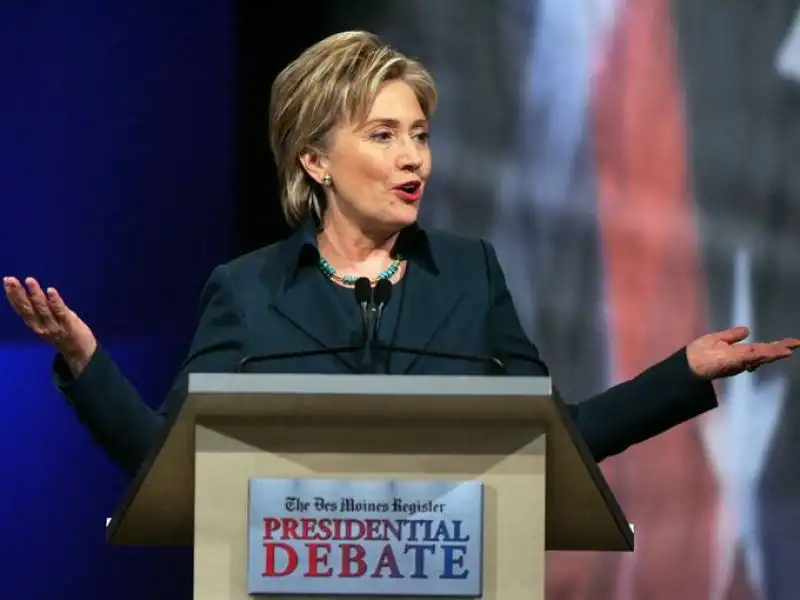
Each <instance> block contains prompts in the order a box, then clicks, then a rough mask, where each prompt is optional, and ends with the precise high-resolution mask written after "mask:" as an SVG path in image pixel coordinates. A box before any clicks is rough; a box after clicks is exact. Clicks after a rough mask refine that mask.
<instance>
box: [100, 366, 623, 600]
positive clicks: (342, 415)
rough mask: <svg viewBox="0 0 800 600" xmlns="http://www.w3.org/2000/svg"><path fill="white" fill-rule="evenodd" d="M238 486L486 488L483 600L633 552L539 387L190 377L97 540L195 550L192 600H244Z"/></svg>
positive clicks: (434, 380)
mask: <svg viewBox="0 0 800 600" xmlns="http://www.w3.org/2000/svg"><path fill="white" fill-rule="evenodd" d="M251 477H294V478H296V477H322V478H346V479H370V478H380V479H409V480H430V479H457V480H473V479H475V480H481V481H483V482H484V486H485V494H484V498H485V499H484V537H483V556H484V569H483V589H484V594H483V596H482V597H483V598H484V599H486V600H539V599H541V598H543V597H544V564H545V551H547V550H603V551H631V550H633V532H632V530H631V527H630V526H629V524H628V522H627V520H626V519H625V517H624V515H623V514H622V511H621V510H620V508H619V506H618V505H617V503H616V501H615V499H614V497H613V495H612V494H611V492H610V490H609V488H608V486H607V484H606V482H605V481H604V479H603V476H602V474H601V472H600V470H599V469H598V468H597V465H596V464H595V462H594V460H593V459H592V457H591V455H590V454H589V451H588V449H587V447H586V445H585V444H584V442H583V440H582V439H581V438H580V435H579V433H578V430H577V428H576V426H575V425H574V423H573V422H572V420H571V419H570V417H569V414H568V412H567V409H566V407H565V405H564V404H563V402H562V401H561V400H560V399H559V398H558V396H557V395H556V394H555V392H554V390H553V389H552V386H551V381H550V379H549V378H540V377H449V376H413V375H412V376H409V375H402V376H394V375H388V376H377V375H376V376H372V375H352V376H351V375H283V374H281V375H265V374H193V375H191V376H190V377H189V387H188V396H187V399H186V402H185V403H184V405H183V406H182V408H181V410H180V412H179V413H178V414H176V415H174V417H173V418H172V420H171V421H170V423H169V424H168V425H167V426H166V427H165V428H164V432H163V435H162V438H161V440H160V443H159V444H157V445H156V448H154V450H153V452H152V454H151V457H150V459H149V460H148V461H147V462H146V464H145V465H144V466H143V467H142V469H141V471H140V473H139V474H138V476H137V477H136V478H135V480H134V482H133V484H132V486H131V488H130V490H129V491H128V494H127V496H126V498H125V499H124V501H123V503H122V504H121V506H120V507H119V509H118V510H117V512H116V514H115V515H114V516H113V517H112V518H111V519H110V521H109V523H108V525H107V535H108V540H109V542H110V543H111V544H117V545H139V546H141V545H157V546H161V545H164V546H167V545H169V546H174V545H193V546H194V598H195V600H211V599H213V600H233V599H236V600H241V599H246V598H248V597H249V596H248V594H247V584H246V570H247V522H246V514H247V502H248V480H249V479H250V478H251ZM265 598H282V599H284V600H288V599H289V598H291V599H292V600H301V599H303V600H310V599H311V598H314V600H319V599H320V596H313V597H301V596H265ZM337 598H338V600H345V598H346V597H342V596H337ZM352 598H353V599H355V598H358V599H359V600H370V599H371V600H375V597H371V596H357V597H352ZM417 598H419V597H417Z"/></svg>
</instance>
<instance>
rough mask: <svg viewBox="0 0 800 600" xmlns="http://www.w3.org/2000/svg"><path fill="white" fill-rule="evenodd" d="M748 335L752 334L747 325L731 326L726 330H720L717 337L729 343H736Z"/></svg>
mask: <svg viewBox="0 0 800 600" xmlns="http://www.w3.org/2000/svg"><path fill="white" fill-rule="evenodd" d="M748 335H750V330H749V329H748V328H747V327H731V328H730V329H726V330H725V331H720V332H719V333H718V334H717V338H718V339H720V340H722V341H723V342H726V343H728V344H735V343H736V342H741V341H742V340H743V339H745V338H746V337H747V336H748Z"/></svg>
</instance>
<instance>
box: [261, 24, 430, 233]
mask: <svg viewBox="0 0 800 600" xmlns="http://www.w3.org/2000/svg"><path fill="white" fill-rule="evenodd" d="M393 79H403V80H404V81H406V82H407V83H408V84H409V85H410V86H411V87H412V88H413V90H414V92H415V93H416V96H417V100H418V101H419V103H420V106H421V108H422V111H423V113H424V114H425V116H426V118H428V119H430V117H431V116H432V114H433V111H434V110H435V107H436V86H435V84H434V81H433V77H432V76H431V75H430V73H428V71H427V70H426V69H425V68H424V67H423V66H422V64H420V63H419V62H417V61H415V60H412V59H410V58H408V57H406V56H405V55H403V54H401V53H400V52H398V51H396V50H394V49H393V48H392V47H390V46H388V45H386V44H384V43H382V42H381V41H380V39H379V38H378V37H377V36H376V35H374V34H372V33H369V32H366V31H346V32H343V33H337V34H335V35H332V36H330V37H327V38H325V39H323V40H322V41H320V42H317V43H316V44H314V45H313V46H311V47H310V48H308V49H306V50H305V51H304V52H303V53H302V54H301V55H300V56H299V57H297V58H296V59H295V60H294V61H292V62H291V63H290V64H289V65H288V66H287V67H286V68H284V69H283V71H281V72H280V73H279V74H278V76H277V77H276V78H275V81H274V82H273V84H272V95H271V98H270V107H269V112H270V148H271V149H272V154H273V156H274V158H275V164H276V166H277V169H278V177H279V181H280V188H281V207H282V209H283V214H284V215H285V216H286V219H287V220H288V221H289V223H290V224H291V225H296V224H297V223H299V222H300V221H302V220H303V219H304V218H305V217H306V216H308V215H309V213H311V212H313V213H314V214H315V215H316V216H317V218H322V212H323V211H324V208H325V205H324V202H325V192H324V190H323V189H322V186H320V185H319V184H318V183H317V182H316V181H314V179H312V178H311V177H310V176H309V175H308V173H306V171H305V169H304V168H303V166H302V164H301V163H300V155H301V154H302V153H304V152H306V151H310V150H311V151H316V152H320V153H323V154H324V152H325V150H326V148H327V143H328V141H329V140H328V138H329V134H330V133H331V131H332V130H333V129H334V127H336V126H337V125H339V124H340V123H342V122H360V121H362V120H364V119H366V118H367V115H368V114H369V110H370V108H371V107H372V103H373V102H374V100H375V96H376V95H377V93H378V88H379V86H380V85H381V84H382V83H384V82H385V81H388V80H393Z"/></svg>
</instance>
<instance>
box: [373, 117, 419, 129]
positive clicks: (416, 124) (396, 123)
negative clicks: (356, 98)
mask: <svg viewBox="0 0 800 600" xmlns="http://www.w3.org/2000/svg"><path fill="white" fill-rule="evenodd" d="M371 125H386V126H387V127H392V128H394V129H397V128H399V127H400V126H401V125H402V123H401V122H400V121H398V120H397V119H383V118H380V117H379V118H377V119H369V120H368V121H367V122H366V123H364V127H365V128H366V127H369V126H371ZM427 126H428V120H427V119H417V120H416V121H414V122H413V123H411V127H412V128H413V127H427Z"/></svg>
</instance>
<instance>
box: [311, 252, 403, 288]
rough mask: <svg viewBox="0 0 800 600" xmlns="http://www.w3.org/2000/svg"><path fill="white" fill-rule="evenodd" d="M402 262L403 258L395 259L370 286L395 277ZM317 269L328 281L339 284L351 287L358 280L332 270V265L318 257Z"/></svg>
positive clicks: (355, 277) (373, 279)
mask: <svg viewBox="0 0 800 600" xmlns="http://www.w3.org/2000/svg"><path fill="white" fill-rule="evenodd" d="M402 262H403V257H402V256H398V257H397V258H396V259H394V260H393V261H392V264H390V265H389V267H388V268H386V269H385V270H384V271H381V272H380V273H378V276H377V277H374V278H372V279H370V280H369V283H370V285H373V286H374V285H375V284H376V283H378V281H380V280H381V279H391V278H392V277H394V276H395V275H397V271H399V270H400V264H401V263H402ZM319 269H320V271H322V273H323V275H325V277H327V278H328V279H331V280H333V281H336V282H339V283H341V284H343V285H348V286H353V285H355V284H356V281H357V280H358V279H359V277H357V276H356V275H342V274H340V273H339V272H338V271H336V269H334V268H333V265H332V264H331V263H329V262H328V261H327V260H325V258H324V257H323V256H320V257H319Z"/></svg>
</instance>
